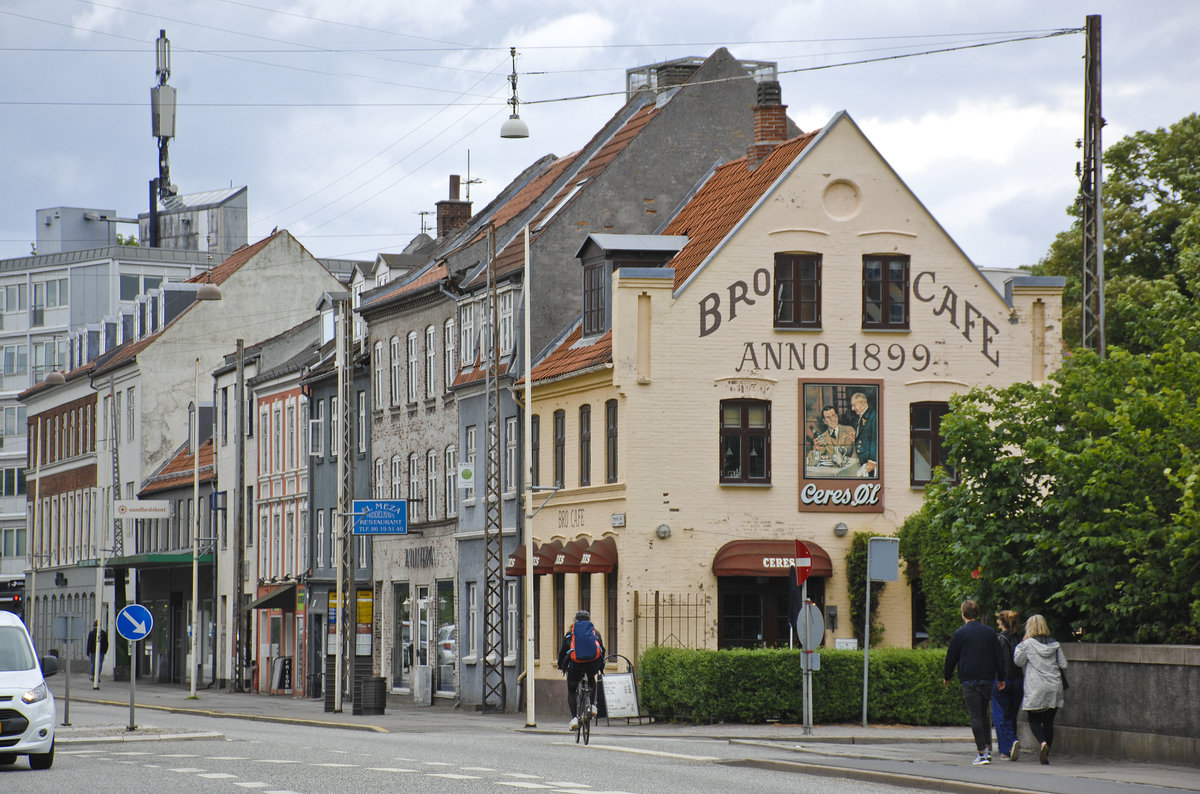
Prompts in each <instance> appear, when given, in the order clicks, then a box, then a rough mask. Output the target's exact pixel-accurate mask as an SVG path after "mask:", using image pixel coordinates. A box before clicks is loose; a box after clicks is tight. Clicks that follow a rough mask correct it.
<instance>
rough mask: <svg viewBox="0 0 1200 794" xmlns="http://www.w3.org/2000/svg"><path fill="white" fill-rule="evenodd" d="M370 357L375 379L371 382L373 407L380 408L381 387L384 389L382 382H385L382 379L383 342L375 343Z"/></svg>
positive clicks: (381, 405)
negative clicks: (373, 395)
mask: <svg viewBox="0 0 1200 794" xmlns="http://www.w3.org/2000/svg"><path fill="white" fill-rule="evenodd" d="M372 359H373V363H374V365H375V368H374V369H375V380H374V382H373V383H372V384H371V386H372V387H373V388H374V394H375V407H376V408H382V407H383V389H384V384H385V381H384V379H383V371H384V370H383V366H384V361H383V342H376V343H375V347H374V349H373V353H372Z"/></svg>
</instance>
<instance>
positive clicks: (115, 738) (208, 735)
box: [54, 731, 225, 745]
mask: <svg viewBox="0 0 1200 794" xmlns="http://www.w3.org/2000/svg"><path fill="white" fill-rule="evenodd" d="M224 738H225V734H223V733H217V732H216V731H206V732H201V733H158V734H154V735H150V736H139V735H137V734H132V735H112V736H62V737H60V736H55V737H54V743H55V744H56V745H58V744H122V743H125V742H183V741H187V740H189V739H224Z"/></svg>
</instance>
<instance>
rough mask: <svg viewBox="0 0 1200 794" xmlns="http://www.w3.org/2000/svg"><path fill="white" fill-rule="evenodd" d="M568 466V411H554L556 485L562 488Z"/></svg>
mask: <svg viewBox="0 0 1200 794" xmlns="http://www.w3.org/2000/svg"><path fill="white" fill-rule="evenodd" d="M566 468H567V412H566V411H562V410H558V411H555V412H554V486H555V487H556V488H562V487H563V482H564V481H565V478H566Z"/></svg>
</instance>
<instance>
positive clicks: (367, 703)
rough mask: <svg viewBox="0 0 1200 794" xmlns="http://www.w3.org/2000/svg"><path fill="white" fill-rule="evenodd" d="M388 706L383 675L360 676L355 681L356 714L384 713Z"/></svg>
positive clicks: (354, 711) (354, 710)
mask: <svg viewBox="0 0 1200 794" xmlns="http://www.w3.org/2000/svg"><path fill="white" fill-rule="evenodd" d="M386 706H387V688H386V681H385V679H383V678H381V677H378V676H376V677H371V678H360V679H357V680H356V681H355V682H354V709H353V713H355V714H383V712H384V708H385V707H386Z"/></svg>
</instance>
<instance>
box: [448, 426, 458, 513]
mask: <svg viewBox="0 0 1200 794" xmlns="http://www.w3.org/2000/svg"><path fill="white" fill-rule="evenodd" d="M456 515H458V455H457V451H456V450H455V449H454V445H453V444H451V445H450V446H448V447H446V518H454V517H455V516H456Z"/></svg>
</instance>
